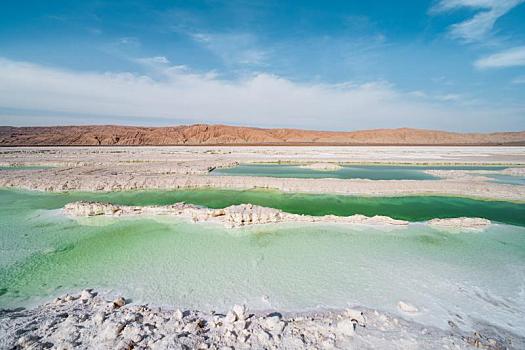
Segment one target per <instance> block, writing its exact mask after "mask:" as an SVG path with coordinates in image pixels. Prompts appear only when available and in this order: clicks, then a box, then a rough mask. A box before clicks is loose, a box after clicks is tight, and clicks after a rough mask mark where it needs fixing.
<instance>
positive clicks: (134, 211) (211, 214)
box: [64, 201, 408, 228]
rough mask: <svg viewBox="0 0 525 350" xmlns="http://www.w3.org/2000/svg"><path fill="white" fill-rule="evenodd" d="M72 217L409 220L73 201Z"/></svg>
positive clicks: (231, 221)
mask: <svg viewBox="0 0 525 350" xmlns="http://www.w3.org/2000/svg"><path fill="white" fill-rule="evenodd" d="M64 212H65V213H66V214H67V215H70V216H76V217H83V216H84V217H85V216H99V215H103V216H119V217H120V216H138V215H144V216H148V215H150V216H156V215H168V216H173V217H180V218H185V219H191V220H192V221H194V222H215V223H222V224H224V226H226V227H229V228H235V227H243V226H249V225H256V224H270V223H285V222H301V223H312V222H317V223H342V224H360V225H408V221H404V220H396V219H392V218H390V217H388V216H373V217H368V216H364V215H352V216H335V215H325V216H309V215H299V214H291V213H286V212H283V211H281V210H279V209H274V208H267V207H262V206H258V205H253V204H240V205H232V206H229V207H226V208H223V209H210V208H205V207H199V206H196V205H193V204H186V203H183V202H180V203H176V204H173V205H167V206H121V205H115V204H109V203H101V202H84V201H80V202H72V203H68V204H66V205H65V207H64Z"/></svg>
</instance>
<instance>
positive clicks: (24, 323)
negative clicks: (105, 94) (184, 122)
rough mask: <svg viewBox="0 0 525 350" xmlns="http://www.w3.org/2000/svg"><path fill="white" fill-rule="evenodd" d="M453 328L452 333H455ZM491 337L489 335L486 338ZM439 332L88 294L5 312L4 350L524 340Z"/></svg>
mask: <svg viewBox="0 0 525 350" xmlns="http://www.w3.org/2000/svg"><path fill="white" fill-rule="evenodd" d="M451 327H452V326H451ZM488 334H491V333H488ZM488 334H487V333H483V334H480V333H479V332H476V333H474V335H470V334H467V333H462V332H461V331H460V330H459V329H458V328H457V327H452V328H451V329H450V330H440V329H437V328H433V327H425V326H422V325H419V324H417V323H414V322H410V321H405V320H402V319H397V318H396V317H393V316H391V315H388V314H383V313H379V312H378V311H370V310H365V309H364V311H363V310H355V309H347V310H340V311H334V312H329V311H322V312H318V313H313V312H310V313H298V314H289V315H285V316H283V315H281V314H280V313H278V312H273V313H250V312H248V310H247V309H246V307H245V306H244V305H235V306H234V307H233V308H232V309H231V310H230V311H228V312H227V313H226V314H220V313H215V312H210V313H207V312H201V311H184V312H183V311H181V310H180V309H175V310H173V309H168V308H164V309H161V308H157V307H151V306H148V305H137V304H128V302H127V300H126V299H125V298H123V297H117V298H108V296H104V295H101V294H98V293H96V292H94V291H93V290H90V289H87V290H83V291H82V292H81V293H80V294H73V295H65V296H63V297H60V298H56V299H55V300H54V301H52V302H49V303H47V304H43V305H40V306H38V307H36V308H34V309H30V310H2V311H1V312H0V348H2V349H47V348H53V349H101V350H104V349H118V350H120V349H327V348H331V349H407V348H411V349H470V348H471V346H476V347H482V348H485V349H503V348H506V345H507V344H509V342H510V341H512V344H513V345H514V346H517V348H519V346H520V344H521V345H523V339H520V338H516V337H512V339H507V337H508V336H510V335H503V336H502V335H499V334H497V333H494V334H491V335H488Z"/></svg>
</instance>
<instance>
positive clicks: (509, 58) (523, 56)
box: [474, 46, 525, 69]
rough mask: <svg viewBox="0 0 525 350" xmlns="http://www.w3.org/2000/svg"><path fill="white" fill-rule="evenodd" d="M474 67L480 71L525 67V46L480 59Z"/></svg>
mask: <svg viewBox="0 0 525 350" xmlns="http://www.w3.org/2000/svg"><path fill="white" fill-rule="evenodd" d="M474 66H475V67H476V68H479V69H488V68H507V67H518V66H525V46H518V47H514V48H512V49H508V50H505V51H502V52H498V53H495V54H493V55H490V56H487V57H483V58H480V59H479V60H477V61H476V62H474Z"/></svg>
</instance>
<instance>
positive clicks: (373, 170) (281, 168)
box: [211, 164, 505, 180]
mask: <svg viewBox="0 0 525 350" xmlns="http://www.w3.org/2000/svg"><path fill="white" fill-rule="evenodd" d="M501 169H505V167H487V166H409V165H407V166H404V165H400V166H396V165H344V166H342V168H341V169H339V170H335V171H323V170H313V169H308V168H303V167H301V166H300V165H290V164H241V165H238V166H235V167H231V168H219V169H215V170H213V171H212V172H211V174H212V175H232V176H269V177H283V178H314V179H320V178H337V179H369V180H435V179H438V177H436V176H433V175H429V174H426V173H425V172H424V171H425V170H501Z"/></svg>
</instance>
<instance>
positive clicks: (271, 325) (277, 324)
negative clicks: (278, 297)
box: [264, 316, 285, 334]
mask: <svg viewBox="0 0 525 350" xmlns="http://www.w3.org/2000/svg"><path fill="white" fill-rule="evenodd" d="M284 325H285V324H284V322H282V321H281V318H280V317H279V316H269V317H266V318H265V319H264V328H266V329H267V330H269V331H272V332H274V333H278V334H279V333H281V332H282V331H283V329H284Z"/></svg>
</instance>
